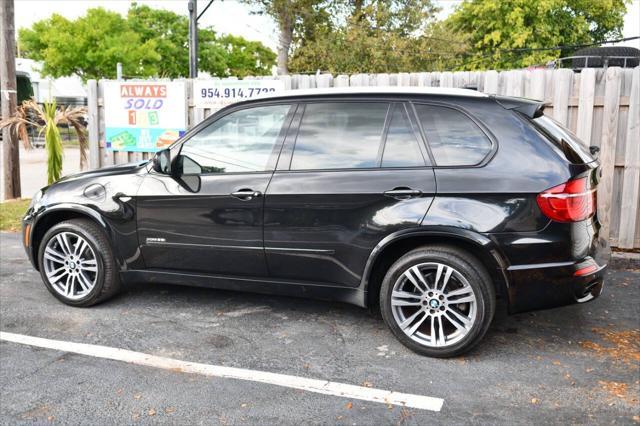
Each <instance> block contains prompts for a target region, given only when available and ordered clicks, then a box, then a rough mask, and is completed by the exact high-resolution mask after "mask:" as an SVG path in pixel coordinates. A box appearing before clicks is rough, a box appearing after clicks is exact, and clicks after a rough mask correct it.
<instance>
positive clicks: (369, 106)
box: [291, 102, 389, 170]
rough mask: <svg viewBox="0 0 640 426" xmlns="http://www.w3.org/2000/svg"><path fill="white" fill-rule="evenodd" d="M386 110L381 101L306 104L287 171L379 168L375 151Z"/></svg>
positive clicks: (377, 147)
mask: <svg viewBox="0 0 640 426" xmlns="http://www.w3.org/2000/svg"><path fill="white" fill-rule="evenodd" d="M388 110H389V104H388V103H385V102H380V103H376V102H371V103H365V102H322V103H315V104H314V103H310V104H307V105H306V106H305V110H304V114H303V116H302V121H301V123H300V129H299V131H298V136H297V138H296V142H295V146H294V150H293V157H292V159H291V170H316V169H359V168H374V167H379V165H378V151H379V148H380V143H381V141H382V133H383V129H384V123H385V119H386V116H387V112H388Z"/></svg>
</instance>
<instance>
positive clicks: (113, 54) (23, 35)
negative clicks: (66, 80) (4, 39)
mask: <svg viewBox="0 0 640 426" xmlns="http://www.w3.org/2000/svg"><path fill="white" fill-rule="evenodd" d="M18 40H19V44H20V49H21V51H22V53H23V54H24V55H25V57H27V58H31V59H35V60H37V61H42V63H43V66H42V73H43V74H44V75H50V76H52V77H62V76H67V75H71V74H77V75H79V76H80V77H81V78H82V79H83V80H85V81H86V80H88V79H92V78H115V77H116V64H117V63H118V62H120V63H122V69H123V72H124V73H125V74H126V75H140V76H149V75H154V74H155V73H156V70H157V68H156V66H157V64H158V63H159V62H160V61H161V60H162V58H161V57H160V55H159V54H158V53H157V52H156V44H155V41H154V40H147V41H145V42H142V41H141V40H140V36H139V35H138V33H136V32H135V31H134V30H133V29H132V28H131V27H130V25H129V23H128V22H127V20H126V19H125V18H123V17H122V16H120V15H119V14H117V13H115V12H109V11H107V10H104V9H102V8H95V9H89V10H88V11H87V14H86V15H85V16H82V17H80V18H78V19H76V20H75V21H70V20H68V19H67V18H65V17H63V16H60V15H58V14H54V15H53V16H52V17H51V18H49V19H45V20H42V21H38V22H36V23H35V24H33V27H32V28H31V29H21V30H20V31H19V39H18Z"/></svg>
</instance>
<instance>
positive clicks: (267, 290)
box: [120, 269, 367, 308]
mask: <svg viewBox="0 0 640 426" xmlns="http://www.w3.org/2000/svg"><path fill="white" fill-rule="evenodd" d="M120 277H121V279H122V280H123V281H124V282H125V283H130V282H136V283H138V282H144V283H158V284H176V285H185V286H193V287H207V288H216V289H222V290H234V291H246V292H251V293H261V294H275V295H280V296H292V297H304V298H308V299H320V300H331V301H339V302H345V303H350V304H352V305H356V306H360V307H362V308H366V307H367V295H366V292H365V291H363V290H361V289H359V288H349V287H337V286H327V285H323V284H316V283H308V282H297V281H287V280H274V279H273V278H258V277H237V276H224V275H208V274H197V273H183V272H169V271H161V270H153V269H152V270H132V271H122V272H120Z"/></svg>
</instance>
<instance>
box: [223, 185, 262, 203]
mask: <svg viewBox="0 0 640 426" xmlns="http://www.w3.org/2000/svg"><path fill="white" fill-rule="evenodd" d="M261 195H262V192H260V191H254V190H253V189H248V188H243V189H239V190H237V191H236V192H232V193H231V196H232V197H235V198H237V199H239V200H242V201H249V200H253V199H254V198H257V197H259V196H261Z"/></svg>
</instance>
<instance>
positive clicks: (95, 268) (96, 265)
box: [38, 219, 120, 307]
mask: <svg viewBox="0 0 640 426" xmlns="http://www.w3.org/2000/svg"><path fill="white" fill-rule="evenodd" d="M81 240H82V241H84V243H85V244H86V246H85V244H81V243H79V241H81ZM45 254H46V257H45ZM38 264H39V265H40V276H41V277H42V281H44V284H45V286H46V287H47V290H49V292H50V293H51V294H53V296H55V297H56V298H57V299H58V300H60V301H61V302H62V303H65V304H67V305H70V306H77V307H88V306H93V305H95V304H97V303H100V302H103V301H105V300H107V299H109V298H110V297H112V296H113V295H115V294H116V293H117V292H118V290H119V289H120V277H119V274H118V272H117V268H116V262H115V259H114V256H113V251H112V249H111V246H110V244H109V240H108V239H107V236H106V235H105V233H104V232H103V231H102V230H101V229H100V228H99V227H98V225H96V224H95V223H94V222H92V221H91V220H88V219H73V220H68V221H64V222H60V223H59V224H57V225H55V226H53V227H52V228H51V229H49V230H48V231H47V232H46V233H45V235H44V237H43V238H42V241H41V243H40V248H39V249H38ZM69 289H71V290H70V291H69Z"/></svg>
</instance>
